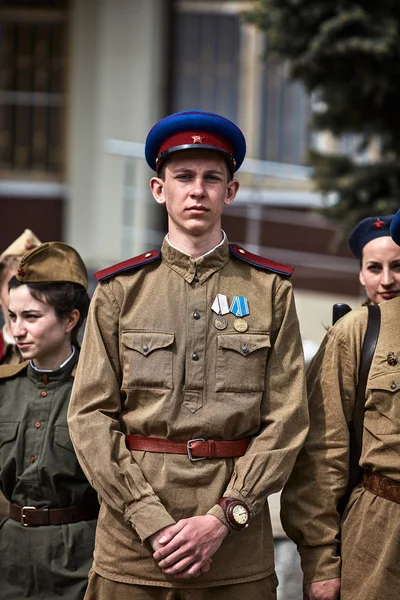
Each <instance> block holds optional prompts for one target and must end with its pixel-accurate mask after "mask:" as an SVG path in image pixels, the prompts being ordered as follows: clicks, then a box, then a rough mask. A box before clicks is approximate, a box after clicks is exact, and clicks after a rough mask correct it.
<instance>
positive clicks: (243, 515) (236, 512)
mask: <svg viewBox="0 0 400 600" xmlns="http://www.w3.org/2000/svg"><path fill="white" fill-rule="evenodd" d="M232 517H233V518H234V520H235V521H236V523H238V524H239V525H246V523H247V521H248V519H249V513H248V511H247V509H246V508H245V507H244V506H242V505H241V504H237V505H236V506H234V507H233V508H232Z"/></svg>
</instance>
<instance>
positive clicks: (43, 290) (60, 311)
mask: <svg viewBox="0 0 400 600" xmlns="http://www.w3.org/2000/svg"><path fill="white" fill-rule="evenodd" d="M21 285H26V286H27V287H28V288H29V292H30V294H31V296H32V297H33V298H35V300H38V301H39V302H43V303H45V304H49V305H50V306H52V307H53V308H54V312H55V313H56V316H57V317H58V319H60V320H62V319H65V317H67V316H68V315H69V314H70V313H71V312H72V311H73V310H74V309H75V308H76V309H77V310H79V319H78V322H77V324H76V325H75V327H74V329H73V330H72V331H71V343H72V344H75V345H76V344H77V340H78V333H79V329H80V328H81V326H82V324H83V322H84V320H85V319H86V317H87V313H88V310H89V303H90V299H89V296H88V293H87V291H86V290H85V288H84V287H83V286H82V285H79V284H78V283H71V282H69V281H67V282H59V281H56V282H54V283H42V282H41V283H22V282H21V281H18V279H17V278H16V277H13V278H12V279H11V281H10V282H9V284H8V289H9V290H11V289H14V288H17V287H20V286H21Z"/></svg>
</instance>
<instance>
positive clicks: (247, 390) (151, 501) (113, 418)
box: [69, 241, 308, 587]
mask: <svg viewBox="0 0 400 600" xmlns="http://www.w3.org/2000/svg"><path fill="white" fill-rule="evenodd" d="M218 293H220V294H225V295H226V296H227V297H228V299H229V300H230V301H232V299H233V296H235V295H241V296H245V297H246V298H247V300H248V304H249V310H250V314H249V315H248V316H246V317H245V321H246V322H247V323H248V330H247V331H246V332H243V333H240V332H238V331H236V330H235V329H234V326H233V325H234V322H235V320H236V317H235V316H234V315H233V314H227V315H225V317H226V319H227V322H228V325H227V328H226V329H225V330H219V329H217V328H216V327H215V326H214V319H215V316H216V315H215V314H214V313H213V311H212V310H211V306H212V304H213V301H214V299H215V297H216V295H217V294H218ZM69 425H70V431H71V437H72V440H73V443H74V445H75V449H76V452H77V455H78V457H79V459H80V461H81V464H82V466H83V469H84V470H85V472H86V474H87V476H88V478H89V480H90V481H91V483H92V485H93V486H94V487H95V488H96V489H97V491H98V492H99V495H100V497H101V498H102V501H103V502H102V505H101V509H100V518H99V525H98V529H97V537H96V549H95V558H94V569H95V570H96V571H97V572H98V573H99V574H100V575H103V576H105V577H107V578H109V579H114V580H116V581H123V582H128V583H129V582H130V583H151V584H154V585H162V586H169V587H176V581H177V580H174V579H173V578H171V577H168V576H166V575H164V574H163V573H162V572H161V570H160V569H159V568H158V566H157V564H156V563H155V561H154V560H153V558H152V551H151V548H150V545H149V544H148V543H146V542H145V540H146V539H147V538H148V537H149V536H150V535H152V534H153V533H155V532H156V531H158V530H160V529H161V528H163V527H165V526H167V525H171V524H173V523H175V522H176V521H178V520H179V519H182V518H187V517H191V516H195V515H205V514H207V513H210V514H214V515H216V516H218V517H219V518H221V520H223V518H224V516H223V512H222V509H221V508H220V506H216V503H217V502H218V500H219V499H220V498H221V497H222V496H223V495H228V496H232V497H235V498H240V499H242V500H244V501H245V502H246V504H247V505H248V506H249V508H250V511H251V514H252V519H251V522H250V525H249V527H248V528H247V529H246V530H244V531H241V532H234V533H232V534H231V535H228V536H227V538H225V540H224V542H223V545H222V547H221V548H220V550H219V551H218V552H217V553H216V555H215V556H214V557H213V566H212V568H211V570H210V572H209V573H207V574H205V575H201V576H200V577H199V578H196V581H195V582H182V581H179V587H202V586H207V585H219V584H223V583H226V582H240V581H248V580H255V579H259V578H261V577H264V576H267V575H269V574H270V573H272V571H273V568H274V567H273V542H272V534H271V524H270V519H269V513H268V504H267V502H266V500H267V496H268V495H269V494H271V493H272V492H275V491H278V490H279V489H280V488H281V487H282V486H283V484H284V483H285V481H286V479H287V477H288V475H289V473H290V471H291V469H292V466H293V463H294V460H295V457H296V455H297V453H298V450H299V448H300V446H301V444H302V443H303V441H304V437H305V435H306V432H307V428H308V414H307V403H306V399H305V388H304V373H303V354H302V347H301V339H300V335H299V327H298V321H297V316H296V311H295V307H294V302H293V294H292V286H291V284H290V282H289V281H288V280H287V279H286V278H283V277H280V276H278V275H275V274H273V273H271V272H267V271H265V270H263V269H261V268H256V267H253V266H251V265H249V264H247V263H245V262H242V261H241V260H238V259H236V258H234V257H231V255H230V252H229V248H228V244H227V242H224V243H223V244H222V245H220V246H218V247H217V248H216V249H214V250H213V251H212V252H211V253H208V254H207V255H205V256H203V257H201V258H199V259H197V260H196V261H195V260H192V259H191V258H190V257H189V256H188V255H186V254H183V253H181V252H179V251H178V250H176V249H174V248H173V247H172V246H170V245H169V244H168V242H167V241H164V244H163V248H162V258H161V259H160V260H158V261H156V262H153V263H151V264H148V265H146V266H143V267H141V268H136V269H131V270H129V271H126V272H125V273H120V274H118V275H117V276H115V277H113V278H110V279H108V280H106V281H104V282H103V283H101V284H100V285H99V286H98V287H97V289H96V291H95V294H94V296H93V299H92V302H91V307H90V311H89V316H88V321H87V326H86V332H85V337H84V341H83V346H82V352H81V360H80V362H79V366H78V371H77V376H76V382H75V385H74V389H73V394H72V399H71V405H70V411H69ZM126 433H128V434H139V435H146V436H158V437H163V438H169V439H172V440H190V439H193V438H206V439H207V438H209V439H216V440H234V439H240V438H243V437H250V438H252V441H251V444H250V446H249V448H248V450H247V452H246V454H245V456H243V457H240V458H239V459H217V460H214V459H213V460H201V461H197V462H191V461H190V460H189V459H188V457H187V456H182V455H173V454H162V453H150V452H142V451H134V452H130V451H129V450H127V448H126V445H125V434H126Z"/></svg>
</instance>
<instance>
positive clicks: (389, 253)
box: [349, 215, 400, 304]
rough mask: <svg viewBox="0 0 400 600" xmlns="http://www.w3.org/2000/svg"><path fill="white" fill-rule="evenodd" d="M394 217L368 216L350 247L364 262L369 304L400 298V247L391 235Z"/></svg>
mask: <svg viewBox="0 0 400 600" xmlns="http://www.w3.org/2000/svg"><path fill="white" fill-rule="evenodd" d="M393 217H394V215H387V216H379V217H367V218H366V219H363V220H362V221H360V222H359V223H358V224H357V225H356V227H355V228H354V229H353V231H352V233H351V235H350V238H349V246H350V250H351V251H352V252H353V254H354V256H356V258H358V259H359V261H360V273H359V279H360V283H361V285H362V286H363V288H364V289H365V293H366V296H367V301H366V303H365V304H380V303H381V302H385V301H386V300H391V299H392V298H396V297H397V296H399V295H400V248H399V246H398V245H397V244H395V243H394V241H393V240H392V238H391V236H390V225H391V223H392V221H393Z"/></svg>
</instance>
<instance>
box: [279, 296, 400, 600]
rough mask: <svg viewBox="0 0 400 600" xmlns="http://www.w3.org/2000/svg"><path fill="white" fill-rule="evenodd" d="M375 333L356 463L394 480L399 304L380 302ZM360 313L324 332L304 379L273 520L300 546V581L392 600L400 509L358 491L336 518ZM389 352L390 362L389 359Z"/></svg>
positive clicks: (356, 599) (362, 598)
mask: <svg viewBox="0 0 400 600" xmlns="http://www.w3.org/2000/svg"><path fill="white" fill-rule="evenodd" d="M380 309H381V329H380V335H379V339H378V343H377V347H376V351H375V355H374V357H373V361H372V364H371V368H370V372H369V377H368V382H367V391H366V403H365V419H364V433H363V447H362V455H361V459H360V464H361V466H362V467H363V468H365V469H369V470H372V471H375V472H377V473H380V474H381V475H385V476H387V477H390V478H391V479H393V480H395V481H397V482H400V461H399V457H400V298H396V299H394V300H391V301H388V302H384V303H382V304H380ZM367 314H368V313H367V308H365V307H361V308H358V309H356V310H353V311H352V312H351V313H349V314H348V315H346V316H345V317H343V318H342V319H341V320H340V321H339V322H338V323H337V324H336V325H335V326H334V327H332V328H331V329H330V330H329V331H328V332H327V334H326V337H325V340H324V342H323V343H322V345H321V348H320V350H319V352H318V354H317V355H316V357H315V359H314V361H313V363H312V364H311V368H310V370H309V373H308V391H309V408H310V431H309V434H308V436H307V439H306V442H305V444H304V447H303V448H302V450H301V452H300V453H299V456H298V459H297V461H296V466H295V468H294V470H293V473H292V475H291V477H290V479H289V481H288V483H287V485H286V487H285V489H284V493H283V500H282V502H283V507H282V519H283V524H284V527H285V529H286V532H287V533H288V535H289V536H290V537H291V538H292V539H293V540H294V541H295V542H296V543H297V544H298V545H299V552H300V554H301V561H302V568H303V571H304V578H305V582H312V581H322V580H326V579H331V578H334V577H340V575H342V589H341V600H380V599H385V600H386V599H387V598H397V597H398V596H399V589H400V587H399V584H400V505H398V504H396V503H394V502H391V501H389V500H386V499H383V498H380V497H378V496H375V495H374V494H372V493H371V492H370V491H368V490H366V489H364V488H363V487H362V486H359V487H357V488H356V489H355V491H354V492H353V494H352V497H351V498H350V501H349V503H348V506H347V510H346V512H345V514H344V518H343V523H342V533H341V535H342V548H341V552H342V560H343V565H341V559H340V558H339V548H338V536H339V530H340V522H339V521H340V519H339V515H338V513H337V511H336V506H337V503H338V500H339V499H340V498H341V497H342V496H343V494H344V492H345V488H346V483H347V478H348V458H349V433H348V423H349V421H350V419H351V416H352V413H353V408H354V402H355V394H356V386H357V383H358V372H359V366H360V358H361V348H362V343H363V340H364V336H365V331H366V327H367V318H368V317H367ZM391 352H395V353H396V355H397V357H398V362H397V363H396V364H393V365H391V364H389V362H388V360H387V359H388V354H389V353H391Z"/></svg>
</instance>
